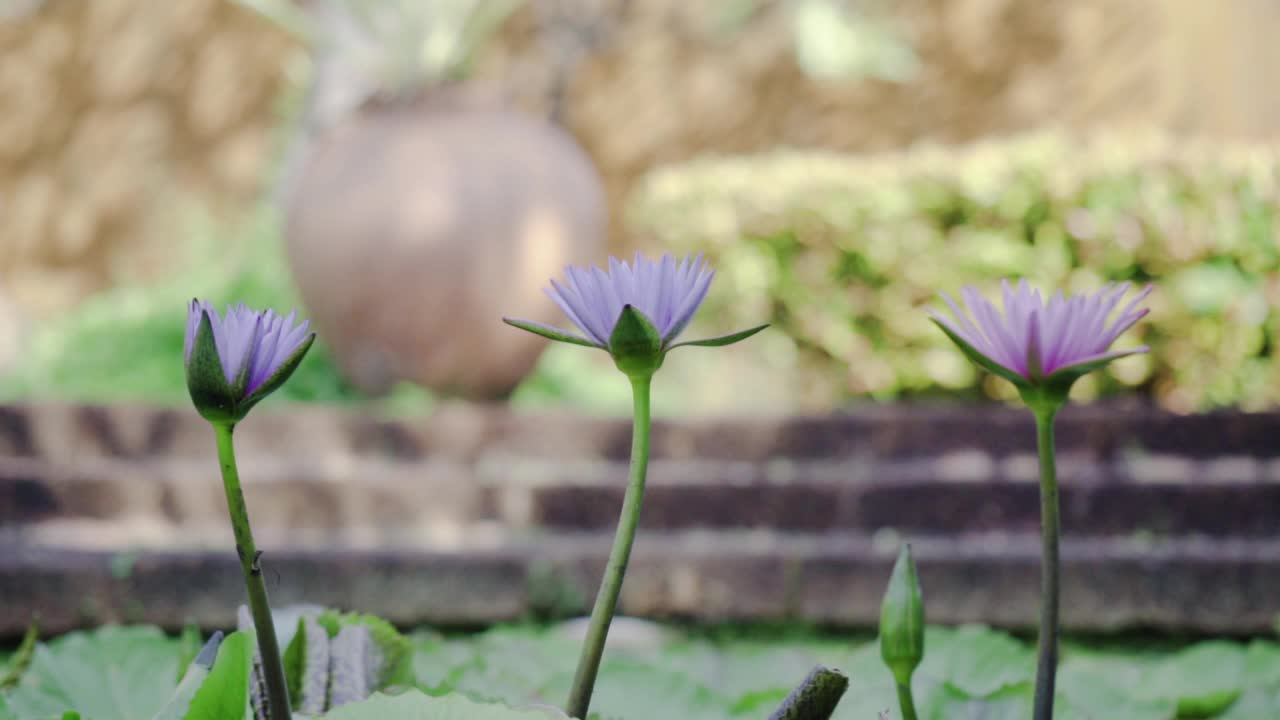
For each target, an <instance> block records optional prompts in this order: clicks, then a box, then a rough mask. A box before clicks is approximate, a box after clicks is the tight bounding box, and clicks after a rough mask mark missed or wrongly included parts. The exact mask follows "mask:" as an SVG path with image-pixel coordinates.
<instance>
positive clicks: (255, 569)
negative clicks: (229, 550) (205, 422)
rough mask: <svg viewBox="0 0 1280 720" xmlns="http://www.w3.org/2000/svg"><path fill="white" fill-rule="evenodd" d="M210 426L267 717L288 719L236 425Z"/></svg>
mask: <svg viewBox="0 0 1280 720" xmlns="http://www.w3.org/2000/svg"><path fill="white" fill-rule="evenodd" d="M213 429H214V433H215V434H216V435H217V437H218V463H219V464H220V465H221V466H222V486H223V488H225V489H226V491H227V509H228V510H229V511H230V512H231V530H232V532H234V533H235V536H236V553H237V554H239V555H240V569H241V570H242V571H243V572H244V585H245V590H246V591H247V593H248V595H249V611H250V612H251V613H252V614H253V625H254V630H255V631H256V634H257V636H258V652H259V654H260V655H261V656H262V674H263V677H264V679H265V681H266V685H267V703H268V707H269V712H270V717H271V720H291V718H292V717H293V712H292V710H291V709H290V707H289V690H288V686H287V685H286V684H285V679H284V664H283V663H282V662H281V660H280V646H279V643H278V642H277V641H276V628H275V623H274V622H272V620H271V606H270V605H269V604H268V603H267V585H266V582H265V581H264V580H263V577H262V565H261V563H260V562H259V553H258V549H257V547H256V546H254V544H253V530H251V529H250V527H249V509H248V508H247V507H245V504H244V492H243V491H241V489H240V473H239V472H238V471H237V470H236V451H235V446H234V443H233V442H232V438H231V434H232V430H234V429H235V425H233V424H230V423H214V424H213Z"/></svg>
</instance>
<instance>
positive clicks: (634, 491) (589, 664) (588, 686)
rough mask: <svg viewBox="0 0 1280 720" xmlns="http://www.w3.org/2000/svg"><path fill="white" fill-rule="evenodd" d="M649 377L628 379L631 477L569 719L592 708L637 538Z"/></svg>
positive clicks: (568, 708)
mask: <svg viewBox="0 0 1280 720" xmlns="http://www.w3.org/2000/svg"><path fill="white" fill-rule="evenodd" d="M651 379H652V376H650V375H633V376H631V393H632V398H633V403H634V406H635V411H634V420H633V422H632V427H631V473H630V478H629V479H628V481H627V494H626V497H625V498H624V499H623V501H622V516H621V517H620V518H619V519H618V531H617V534H615V535H614V538H613V550H612V551H610V552H609V564H608V565H607V566H606V567H605V570H604V578H603V579H602V580H601V581H600V592H599V594H598V595H597V596H596V604H595V607H594V608H593V609H592V610H591V623H590V625H588V627H587V637H586V640H585V641H584V642H583V645H582V655H581V657H579V659H578V670H577V672H575V673H574V676H573V689H572V690H570V691H569V702H568V705H567V706H566V708H565V711H566V712H567V713H568V714H569V716H570V717H574V718H585V717H586V716H587V710H588V708H589V707H590V705H591V691H592V690H593V689H594V688H595V684H596V673H597V672H598V671H599V670H600V658H601V656H603V655H604V643H605V639H606V638H607V637H608V635H609V623H610V621H612V620H613V612H614V609H615V608H617V606H618V594H619V593H620V592H621V590H622V578H623V576H624V575H625V574H626V572H627V561H628V559H629V558H630V557H631V545H632V543H633V542H634V541H635V538H636V526H637V525H639V523H640V502H641V500H642V499H643V498H644V479H645V473H646V472H647V470H648V468H649V384H650V380H651Z"/></svg>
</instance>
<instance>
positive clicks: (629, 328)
mask: <svg viewBox="0 0 1280 720" xmlns="http://www.w3.org/2000/svg"><path fill="white" fill-rule="evenodd" d="M664 352H665V351H664V350H663V348H662V336H661V335H659V334H658V329H657V328H655V327H654V326H653V323H652V322H650V321H649V318H647V317H645V316H644V313H642V312H640V311H639V310H637V309H635V307H633V306H631V305H623V306H622V313H621V314H620V315H618V322H617V324H616V325H614V327H613V334H611V335H610V336H609V354H610V355H612V356H613V362H614V364H615V365H617V366H618V369H619V370H621V371H622V372H624V373H626V374H627V376H628V377H648V376H651V375H653V373H654V372H655V371H657V369H658V368H660V367H662V356H663V354H664Z"/></svg>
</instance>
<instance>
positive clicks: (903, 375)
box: [629, 133, 1280, 411]
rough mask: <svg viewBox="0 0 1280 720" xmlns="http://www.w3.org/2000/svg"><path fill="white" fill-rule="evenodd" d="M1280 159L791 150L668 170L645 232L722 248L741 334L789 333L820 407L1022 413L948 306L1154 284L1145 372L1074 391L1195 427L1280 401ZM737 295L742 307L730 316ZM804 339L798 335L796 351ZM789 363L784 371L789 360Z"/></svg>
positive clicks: (1218, 150)
mask: <svg viewBox="0 0 1280 720" xmlns="http://www.w3.org/2000/svg"><path fill="white" fill-rule="evenodd" d="M1278 173H1280V153H1278V152H1277V148H1275V147H1272V146H1263V145H1243V144H1223V143H1211V142H1198V141H1197V142H1191V141H1180V140H1176V139H1174V138H1172V137H1169V136H1165V135H1162V134H1158V133H1127V134H1113V135H1098V136H1093V137H1089V138H1080V137H1072V136H1068V135H1064V134H1057V133H1043V134H1036V135H1028V136H1022V137H1017V138H1013V139H1009V140H1002V141H992V142H984V143H980V144H976V145H972V146H968V147H963V148H959V149H944V148H938V147H932V146H921V147H917V148H914V149H912V150H910V151H905V152H901V153H892V154H884V155H872V156H848V155H835V154H821V153H805V152H777V153H771V154H765V155H760V156H754V157H739V158H710V159H705V160H700V161H695V162H692V163H688V164H685V165H680V166H675V167H671V168H667V169H663V170H659V171H656V172H654V173H652V174H651V175H650V176H648V177H647V178H646V180H645V182H644V183H643V185H642V186H641V187H640V188H639V190H638V192H636V193H635V195H634V196H633V201H632V204H631V206H630V214H629V221H630V222H631V223H632V227H633V228H635V229H636V230H637V231H639V232H641V233H643V234H645V235H648V236H649V237H650V238H651V239H652V240H654V241H655V242H653V244H654V245H656V246H660V247H664V248H671V249H675V250H681V251H695V252H696V251H705V252H706V253H707V254H708V255H709V256H710V259H711V262H712V264H713V265H714V266H715V267H716V268H717V269H718V271H719V275H718V278H717V285H718V286H719V290H720V292H718V293H716V294H715V295H714V296H713V297H711V298H709V300H708V304H709V307H708V312H707V313H706V315H707V316H708V317H713V318H716V320H717V321H718V322H722V323H723V328H724V329H728V328H731V327H738V326H741V325H743V324H744V323H755V322H759V321H761V320H762V319H763V320H768V321H771V322H773V323H775V324H776V326H777V328H778V329H779V330H780V331H781V332H777V333H774V334H773V342H777V341H785V342H790V343H793V344H794V349H795V352H794V353H790V354H788V353H786V352H778V353H774V354H773V355H772V357H773V358H775V362H774V365H773V370H774V371H775V372H776V373H782V374H783V376H798V377H801V378H803V379H804V382H805V384H804V387H803V389H802V393H803V397H802V398H800V399H799V401H798V402H799V404H800V405H802V406H804V407H807V408H809V409H823V408H829V407H833V406H838V405H840V404H842V403H844V402H847V401H848V400H849V399H851V398H854V397H858V396H864V395H869V396H871V397H873V398H877V399H883V398H894V397H910V396H926V395H937V394H943V393H947V394H953V395H954V394H957V393H959V394H962V395H967V396H969V397H977V396H981V395H989V396H997V397H1005V398H1008V397H1011V396H1012V389H1011V388H1008V387H1005V386H1004V385H1005V384H1004V383H999V382H996V381H995V380H994V379H993V378H987V377H984V376H982V375H980V374H979V373H977V372H976V371H975V370H974V368H972V367H971V366H970V365H969V363H967V362H966V361H965V360H964V359H963V357H961V355H960V354H959V353H958V352H956V351H955V349H954V348H953V347H951V346H950V345H949V343H948V342H947V340H946V338H945V337H944V336H943V334H942V333H941V332H939V331H938V330H937V329H936V328H935V327H933V325H932V324H931V323H930V322H929V321H928V319H927V317H926V314H925V312H924V310H925V307H927V306H940V305H941V303H940V302H939V301H938V300H937V297H936V293H937V292H938V291H946V292H949V293H952V294H954V293H955V292H956V291H957V290H958V289H959V288H960V287H961V286H962V285H964V284H976V285H977V286H978V287H979V288H981V289H982V290H983V291H986V292H990V291H992V290H994V289H995V288H996V287H997V286H998V282H999V279H1000V278H1005V277H1010V278H1014V277H1027V278H1028V279H1029V280H1031V281H1032V282H1033V283H1035V284H1037V285H1039V286H1040V287H1044V288H1050V289H1053V288H1062V289H1064V290H1066V291H1068V292H1080V291H1088V290H1093V289H1095V288H1097V287H1098V286H1100V285H1101V284H1102V283H1104V282H1106V281H1112V280H1114V281H1132V282H1134V283H1135V284H1143V283H1148V282H1150V283H1153V284H1154V285H1155V286H1156V292H1155V293H1153V294H1152V295H1151V297H1150V298H1149V300H1150V302H1149V304H1148V305H1149V307H1150V308H1151V314H1150V316H1148V318H1147V319H1146V320H1144V321H1143V322H1141V323H1139V325H1138V326H1137V327H1136V328H1135V330H1133V331H1131V332H1130V333H1128V334H1126V335H1125V336H1124V337H1122V338H1121V339H1120V340H1119V341H1118V342H1117V347H1127V346H1132V345H1137V344H1140V343H1145V344H1148V345H1150V346H1151V348H1152V352H1151V353H1150V354H1149V355H1146V356H1139V357H1137V358H1133V359H1126V360H1124V361H1121V362H1117V363H1115V364H1113V365H1112V366H1111V368H1110V369H1109V370H1108V371H1107V372H1106V373H1099V374H1095V375H1094V376H1091V377H1089V378H1086V379H1085V380H1084V381H1082V382H1081V383H1079V384H1078V385H1077V388H1076V395H1077V396H1078V397H1079V398H1080V399H1089V398H1093V397H1097V396H1101V395H1112V394H1117V393H1125V392H1136V393H1138V394H1140V395H1142V396H1145V397H1148V398H1152V399H1154V400H1155V401H1157V402H1159V403H1160V404H1162V405H1164V406H1166V407H1169V408H1171V409H1174V410H1177V411H1191V410H1195V409H1201V408H1208V407H1213V406H1228V405H1230V406H1238V407H1242V408H1245V409H1254V408H1261V407H1266V406H1270V405H1272V404H1274V403H1275V402H1276V401H1277V400H1280V364H1278V363H1277V362H1276V359H1275V357H1274V356H1275V353H1276V351H1275V345H1276V340H1277V335H1278V334H1280V231H1278V230H1277V212H1278V210H1277V204H1276V200H1277V197H1278V196H1277V182H1278V180H1280V174H1278ZM729 298H732V300H729ZM788 338H789V339H788ZM777 360H781V362H777Z"/></svg>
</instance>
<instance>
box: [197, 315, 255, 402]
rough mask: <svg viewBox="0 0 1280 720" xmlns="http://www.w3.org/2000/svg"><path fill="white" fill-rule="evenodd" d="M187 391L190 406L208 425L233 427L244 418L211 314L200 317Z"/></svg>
mask: <svg viewBox="0 0 1280 720" xmlns="http://www.w3.org/2000/svg"><path fill="white" fill-rule="evenodd" d="M187 391H188V392H190V393H191V402H192V404H194V405H195V406H196V410H197V411H198V412H199V413H200V415H201V417H203V418H204V419H206V420H208V421H209V422H213V423H234V422H237V421H238V420H240V418H241V417H243V415H239V414H238V409H237V407H236V406H237V402H236V400H237V399H238V398H237V396H236V394H235V392H234V391H233V389H232V387H231V385H229V384H228V383H227V376H226V373H224V372H223V370H222V360H221V359H220V358H219V356H218V346H217V343H215V342H214V340H213V323H212V321H210V320H209V313H208V311H201V313H200V325H199V327H198V328H197V329H196V337H195V340H194V341H193V342H192V344H191V357H189V358H188V359H187Z"/></svg>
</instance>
